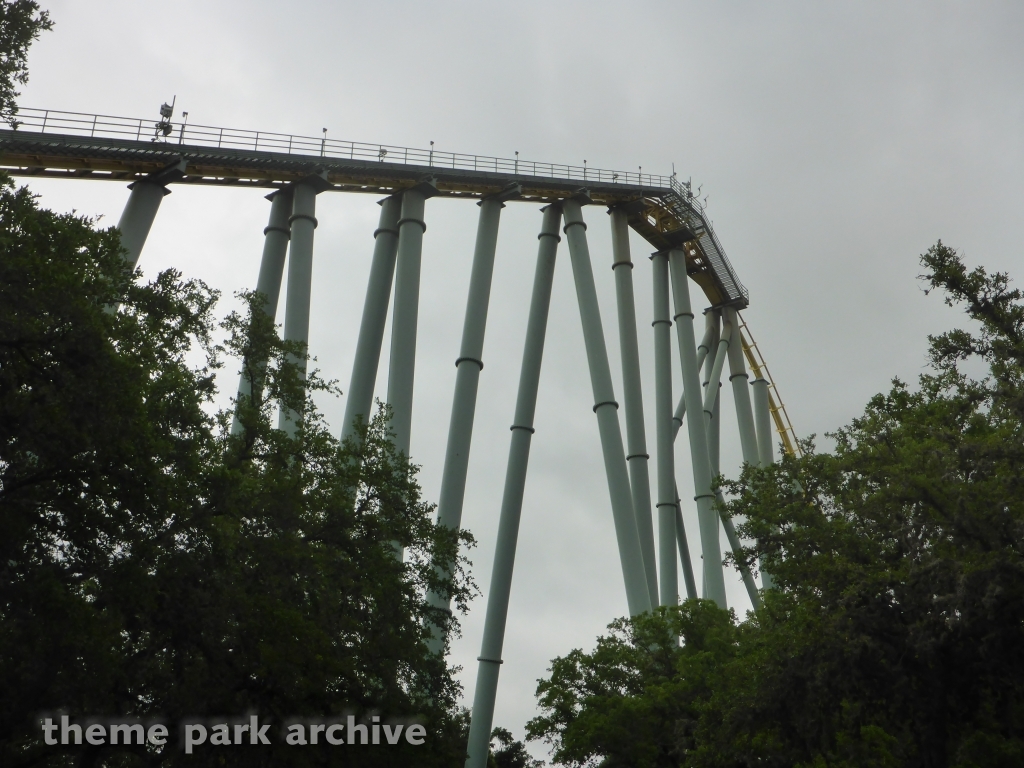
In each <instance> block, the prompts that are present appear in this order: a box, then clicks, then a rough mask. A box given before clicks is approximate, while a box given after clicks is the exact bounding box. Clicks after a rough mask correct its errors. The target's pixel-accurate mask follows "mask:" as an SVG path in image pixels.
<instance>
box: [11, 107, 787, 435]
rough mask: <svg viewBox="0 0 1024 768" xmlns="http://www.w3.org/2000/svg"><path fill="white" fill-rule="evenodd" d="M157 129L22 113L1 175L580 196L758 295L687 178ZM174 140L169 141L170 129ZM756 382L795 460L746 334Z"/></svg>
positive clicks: (705, 285) (708, 282)
mask: <svg viewBox="0 0 1024 768" xmlns="http://www.w3.org/2000/svg"><path fill="white" fill-rule="evenodd" d="M161 125H162V124H157V123H154V122H153V121H152V120H149V119H146V118H128V117H114V116H110V115H93V114H85V113H78V112H61V111H57V110H42V109H31V108H21V109H20V110H19V112H18V115H17V127H16V128H14V129H4V130H0V169H2V170H5V171H6V172H7V173H9V174H11V175H14V176H28V177H43V178H81V179H94V180H101V179H105V180H111V181H122V182H124V181H129V182H130V181H134V180H138V179H142V178H145V177H147V176H149V177H154V176H156V177H160V178H161V179H162V180H163V181H164V182H167V181H173V183H175V184H206V185H219V186H236V187H269V188H276V187H281V186H284V185H286V184H289V183H292V182H295V181H299V180H301V179H305V178H308V177H309V176H310V175H311V174H314V173H319V174H323V175H325V176H326V179H327V182H328V186H327V190H335V191H341V192H363V193H370V194H385V195H387V194H394V193H395V192H400V191H402V190H403V189H406V188H409V187H413V186H415V185H416V184H418V183H420V182H421V181H422V180H423V179H424V178H425V177H430V178H431V179H432V180H433V182H434V183H435V184H436V186H437V189H438V192H439V194H440V195H444V196H449V197H470V198H480V197H485V196H487V195H491V194H497V193H500V192H501V191H502V190H504V189H506V188H507V187H508V186H509V184H518V185H519V186H520V188H521V189H522V193H521V195H520V197H519V198H518V199H519V200H523V201H532V202H557V201H558V200H561V199H564V198H566V197H580V198H583V199H585V200H586V201H587V202H593V203H599V204H604V205H608V206H619V207H621V208H622V209H623V210H624V211H625V212H626V214H627V217H628V220H629V224H630V226H631V227H632V229H633V230H634V231H636V232H637V233H638V234H639V235H640V236H641V237H643V238H644V239H645V240H646V241H647V242H648V243H650V244H651V245H652V246H653V247H654V248H656V249H657V250H666V249H670V248H677V249H682V250H684V252H685V253H686V254H687V271H688V273H689V274H690V276H691V278H693V280H694V281H695V282H696V283H697V284H698V285H700V287H701V289H702V290H703V291H704V294H705V295H706V296H707V298H708V300H709V301H710V302H711V305H712V306H713V307H722V306H732V307H735V308H736V309H743V308H745V307H746V306H747V305H748V303H749V297H748V293H747V290H746V288H744V287H743V284H742V283H741V282H740V280H739V277H738V276H737V274H736V271H735V269H734V268H733V266H732V264H731V263H730V262H729V259H728V257H727V256H726V254H725V249H724V248H723V247H722V245H721V242H720V241H719V239H718V237H717V235H716V234H715V232H714V229H713V228H712V226H711V223H710V221H709V220H708V218H707V216H706V215H705V212H704V209H703V207H702V206H701V204H700V201H699V200H698V199H697V198H695V197H694V196H693V194H692V193H691V191H690V189H689V185H688V184H683V183H680V182H679V181H678V180H677V179H676V178H675V176H674V175H673V176H658V175H654V174H645V173H642V172H631V171H610V170H605V169H600V168H593V167H588V166H587V165H586V164H584V165H583V166H573V165H564V164H558V163H547V162H538V161H532V160H523V159H519V157H518V153H517V156H516V157H515V158H514V159H513V158H499V157H488V156H482V155H466V154H461V153H454V152H443V151H439V150H435V149H434V148H433V147H431V148H430V149H415V148H411V147H400V146H394V145H387V144H372V143H365V142H356V141H341V140H337V139H329V138H327V136H326V132H325V134H324V136H322V137H310V136H299V135H291V134H281V133H267V132H264V131H250V130H244V129H234V128H221V127H214V126H205V125H186V124H180V125H175V126H171V125H170V124H169V123H168V124H166V126H167V128H165V129H163V130H161ZM168 129H169V130H168ZM741 334H742V338H743V347H744V352H745V353H746V356H747V359H748V360H749V362H750V366H751V368H752V369H753V370H754V373H755V375H760V376H763V377H764V378H765V379H766V380H768V381H769V383H770V395H771V412H772V416H773V418H774V420H775V424H776V428H777V429H778V432H779V435H780V436H781V438H782V441H783V444H784V446H785V448H786V450H787V451H788V452H790V453H793V454H798V453H799V450H800V449H799V444H798V443H797V441H796V437H795V434H794V432H793V428H792V424H791V423H790V421H789V417H788V415H787V414H786V409H785V406H784V405H783V404H782V400H781V398H780V396H779V394H778V389H777V387H776V385H775V383H774V381H773V380H772V379H771V378H770V374H769V372H768V367H767V365H766V364H765V362H764V358H763V357H762V356H761V352H760V350H759V349H758V347H757V344H756V343H755V342H754V340H753V337H752V336H751V335H750V331H749V328H747V326H746V325H745V324H744V325H742V326H741Z"/></svg>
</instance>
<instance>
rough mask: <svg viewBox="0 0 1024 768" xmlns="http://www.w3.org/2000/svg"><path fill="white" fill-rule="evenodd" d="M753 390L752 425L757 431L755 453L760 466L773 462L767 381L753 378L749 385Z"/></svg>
mask: <svg viewBox="0 0 1024 768" xmlns="http://www.w3.org/2000/svg"><path fill="white" fill-rule="evenodd" d="M751 388H752V389H753V392H754V425H755V426H756V428H757V429H756V431H757V455H758V457H759V458H760V459H761V466H762V467H766V466H768V465H769V464H774V463H775V449H774V443H773V441H772V414H771V400H770V398H769V395H768V382H767V381H766V380H765V379H762V378H761V377H758V378H756V379H754V383H753V384H752V385H751Z"/></svg>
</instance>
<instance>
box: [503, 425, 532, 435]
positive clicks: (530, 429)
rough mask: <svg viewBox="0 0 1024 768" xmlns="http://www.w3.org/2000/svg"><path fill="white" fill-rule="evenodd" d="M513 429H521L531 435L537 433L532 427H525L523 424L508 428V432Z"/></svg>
mask: <svg viewBox="0 0 1024 768" xmlns="http://www.w3.org/2000/svg"><path fill="white" fill-rule="evenodd" d="M513 429H523V430H526V431H527V432H529V433H530V434H531V435H532V434H534V433H535V432H536V431H537V430H536V429H534V428H533V427H527V426H526V425H525V424H513V425H512V426H511V427H509V431H511V430H513Z"/></svg>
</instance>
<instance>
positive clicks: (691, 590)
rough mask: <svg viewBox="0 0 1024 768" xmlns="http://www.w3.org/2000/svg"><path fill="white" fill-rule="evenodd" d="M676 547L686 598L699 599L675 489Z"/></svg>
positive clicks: (677, 492) (677, 490) (681, 512)
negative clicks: (681, 568)
mask: <svg viewBox="0 0 1024 768" xmlns="http://www.w3.org/2000/svg"><path fill="white" fill-rule="evenodd" d="M676 545H677V546H678V547H679V561H680V562H681V563H682V564H683V582H684V583H685V584H686V597H687V598H688V599H690V600H692V599H694V598H697V597H700V593H699V592H697V582H696V581H694V578H693V563H692V562H690V544H689V542H688V541H687V540H686V527H685V526H684V525H683V510H682V509H681V508H680V506H679V489H678V488H677V489H676Z"/></svg>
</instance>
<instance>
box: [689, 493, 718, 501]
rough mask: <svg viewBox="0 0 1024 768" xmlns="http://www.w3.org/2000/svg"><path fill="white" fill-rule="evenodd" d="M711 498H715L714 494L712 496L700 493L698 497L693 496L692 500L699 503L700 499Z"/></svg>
mask: <svg viewBox="0 0 1024 768" xmlns="http://www.w3.org/2000/svg"><path fill="white" fill-rule="evenodd" d="M713 498H715V494H713V493H702V494H700V495H699V496H694V497H693V500H694V501H699V500H700V499H713Z"/></svg>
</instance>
